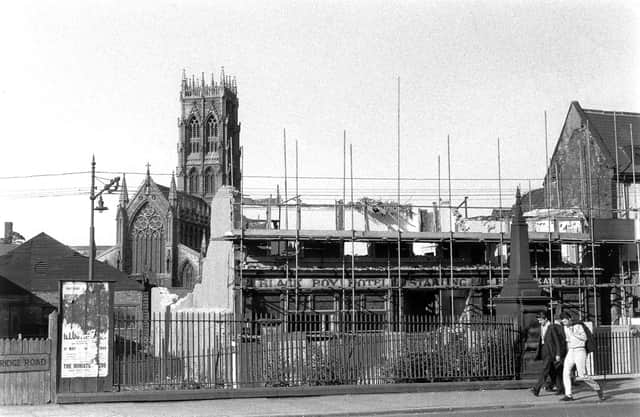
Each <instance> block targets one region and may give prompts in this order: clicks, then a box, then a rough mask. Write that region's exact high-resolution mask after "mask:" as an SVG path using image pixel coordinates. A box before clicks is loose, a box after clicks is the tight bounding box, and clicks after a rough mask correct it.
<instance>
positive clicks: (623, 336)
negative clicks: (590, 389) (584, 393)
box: [588, 326, 640, 376]
mask: <svg viewBox="0 0 640 417" xmlns="http://www.w3.org/2000/svg"><path fill="white" fill-rule="evenodd" d="M593 335H594V337H595V341H596V350H595V352H594V353H593V355H590V356H591V358H590V362H591V363H590V364H589V365H590V369H588V371H589V370H590V371H591V372H590V373H592V374H594V375H603V376H607V375H609V376H612V375H616V376H617V375H635V376H640V329H638V328H630V327H628V326H602V327H596V328H595V331H594V332H593Z"/></svg>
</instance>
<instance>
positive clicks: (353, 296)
mask: <svg viewBox="0 0 640 417" xmlns="http://www.w3.org/2000/svg"><path fill="white" fill-rule="evenodd" d="M349 168H350V169H351V330H352V331H353V330H355V322H356V276H355V273H356V272H355V271H356V260H355V256H356V255H355V253H356V251H355V242H356V231H355V226H354V224H353V209H354V207H353V206H354V204H353V146H352V145H351V144H349Z"/></svg>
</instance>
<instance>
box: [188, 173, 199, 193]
mask: <svg viewBox="0 0 640 417" xmlns="http://www.w3.org/2000/svg"><path fill="white" fill-rule="evenodd" d="M198 180H199V178H198V171H197V170H196V169H195V168H191V170H190V171H189V192H190V193H197V192H198Z"/></svg>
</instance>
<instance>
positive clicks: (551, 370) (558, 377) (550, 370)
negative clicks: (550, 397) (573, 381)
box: [533, 356, 564, 391]
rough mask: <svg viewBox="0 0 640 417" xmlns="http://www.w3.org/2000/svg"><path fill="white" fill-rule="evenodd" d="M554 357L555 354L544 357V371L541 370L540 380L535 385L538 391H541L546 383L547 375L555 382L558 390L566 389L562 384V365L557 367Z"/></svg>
mask: <svg viewBox="0 0 640 417" xmlns="http://www.w3.org/2000/svg"><path fill="white" fill-rule="evenodd" d="M554 359H555V358H554V357H553V356H545V357H543V358H542V372H540V377H539V378H538V382H536V384H535V385H534V386H533V387H534V388H535V389H536V391H540V388H542V386H543V385H545V383H546V380H547V376H548V377H550V378H551V381H552V382H554V383H555V385H556V388H557V389H558V390H560V391H564V386H563V385H562V365H559V366H558V367H555V366H554V364H553V361H554ZM560 363H562V362H560Z"/></svg>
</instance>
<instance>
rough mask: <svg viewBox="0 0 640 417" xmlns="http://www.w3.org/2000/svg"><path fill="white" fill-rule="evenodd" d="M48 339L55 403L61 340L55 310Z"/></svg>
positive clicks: (54, 399) (53, 399) (52, 397)
mask: <svg viewBox="0 0 640 417" xmlns="http://www.w3.org/2000/svg"><path fill="white" fill-rule="evenodd" d="M47 338H48V339H49V377H50V383H49V387H50V390H51V394H50V398H51V400H50V401H51V402H52V403H55V402H56V400H57V395H58V378H59V376H60V372H59V369H58V342H59V340H60V339H59V338H58V312H57V311H55V310H54V311H52V312H51V314H49V334H48V335H47Z"/></svg>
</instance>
